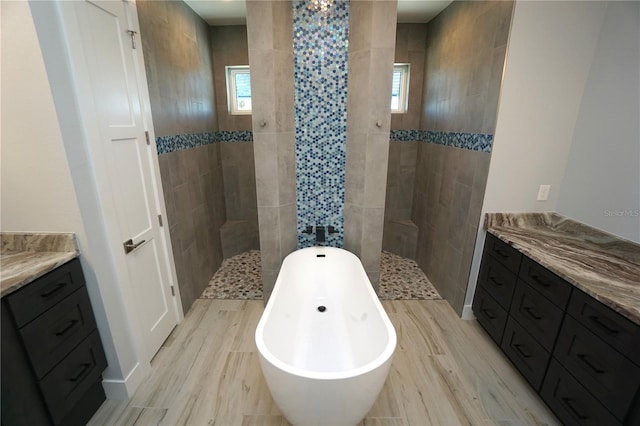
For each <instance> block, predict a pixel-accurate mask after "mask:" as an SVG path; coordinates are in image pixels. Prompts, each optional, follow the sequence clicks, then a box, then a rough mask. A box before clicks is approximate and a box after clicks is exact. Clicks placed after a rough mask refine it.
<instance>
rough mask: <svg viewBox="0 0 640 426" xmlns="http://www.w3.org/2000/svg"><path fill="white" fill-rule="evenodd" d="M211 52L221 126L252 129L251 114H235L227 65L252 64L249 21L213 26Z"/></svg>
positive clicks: (221, 127) (232, 128)
mask: <svg viewBox="0 0 640 426" xmlns="http://www.w3.org/2000/svg"><path fill="white" fill-rule="evenodd" d="M210 33H211V56H212V63H213V76H214V86H215V92H216V112H217V115H218V128H219V130H251V115H250V114H245V115H232V114H230V113H229V106H228V103H227V80H226V71H225V67H227V66H232V65H249V48H248V45H247V27H246V25H229V26H215V27H210Z"/></svg>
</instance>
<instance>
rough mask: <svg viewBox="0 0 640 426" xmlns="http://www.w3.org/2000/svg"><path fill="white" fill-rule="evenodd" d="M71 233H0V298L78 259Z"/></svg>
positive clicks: (73, 237) (76, 248) (74, 240)
mask: <svg viewBox="0 0 640 426" xmlns="http://www.w3.org/2000/svg"><path fill="white" fill-rule="evenodd" d="M78 255H79V252H78V246H77V244H76V239H75V235H74V234H42V233H37V234H36V233H6V232H3V233H1V234H0V297H5V296H6V295H8V294H11V293H13V292H14V291H16V290H18V289H20V288H22V287H24V286H25V285H27V284H29V283H30V282H32V281H34V280H35V279H37V278H40V277H41V276H43V275H44V274H46V273H47V272H50V271H52V270H53V269H55V268H57V267H58V266H60V265H62V264H64V263H67V262H68V261H70V260H72V259H74V258H76V257H78Z"/></svg>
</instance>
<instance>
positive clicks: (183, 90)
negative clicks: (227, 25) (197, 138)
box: [136, 0, 217, 136]
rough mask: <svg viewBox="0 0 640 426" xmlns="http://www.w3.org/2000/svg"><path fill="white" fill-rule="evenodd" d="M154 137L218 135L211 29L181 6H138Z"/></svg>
mask: <svg viewBox="0 0 640 426" xmlns="http://www.w3.org/2000/svg"><path fill="white" fill-rule="evenodd" d="M136 6H137V9H138V18H139V20H140V37H141V39H142V47H143V50H144V60H145V67H146V73H147V81H148V84H149V97H150V99H151V112H152V114H153V122H154V129H155V133H156V136H171V135H178V134H183V133H200V132H210V131H213V130H217V119H216V110H215V105H214V92H213V74H212V71H211V47H210V43H209V27H208V25H207V24H206V22H204V21H203V20H202V19H201V18H200V17H199V16H198V15H196V14H195V12H193V10H191V8H189V6H187V5H186V4H185V3H184V2H182V1H151V0H138V1H136Z"/></svg>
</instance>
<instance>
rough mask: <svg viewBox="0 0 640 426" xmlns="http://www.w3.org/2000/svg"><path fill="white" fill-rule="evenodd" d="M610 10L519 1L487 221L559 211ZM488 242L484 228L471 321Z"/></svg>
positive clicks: (471, 286) (498, 125)
mask: <svg viewBox="0 0 640 426" xmlns="http://www.w3.org/2000/svg"><path fill="white" fill-rule="evenodd" d="M606 9H607V3H606V2H588V1H586V2H540V1H532V2H529V1H517V2H516V4H515V7H514V15H513V19H512V23H511V34H510V36H509V45H508V50H507V58H506V63H505V71H504V75H503V84H502V90H501V94H500V104H499V107H498V118H497V123H496V131H495V135H494V144H493V148H492V154H491V163H490V166H489V175H488V179H487V188H486V193H485V198H484V204H483V208H482V219H481V221H483V220H484V215H485V213H486V212H545V211H556V210H557V204H558V199H559V189H560V187H561V184H562V181H563V178H564V174H565V168H566V164H567V159H568V157H569V151H570V149H571V143H572V141H573V133H574V129H575V127H576V121H577V118H578V112H579V110H580V106H581V100H582V96H583V93H584V90H585V83H586V81H587V77H588V75H589V70H590V67H591V62H592V60H593V57H594V51H595V48H596V45H597V43H598V38H599V36H600V30H601V28H602V23H603V20H604V16H605V13H606ZM541 184H547V185H551V192H550V194H549V198H548V200H547V201H536V197H537V193H538V188H539V186H540V185H541ZM481 224H482V223H481ZM484 238H485V232H484V230H483V229H482V226H481V227H480V230H479V232H478V237H477V239H476V247H475V252H474V258H473V263H472V266H471V273H470V277H469V286H468V289H467V294H466V300H465V312H464V314H463V316H464V317H467V316H468V315H469V312H470V305H471V302H472V300H473V294H474V291H475V285H476V280H477V275H478V270H479V266H480V258H481V256H482V248H483V245H484Z"/></svg>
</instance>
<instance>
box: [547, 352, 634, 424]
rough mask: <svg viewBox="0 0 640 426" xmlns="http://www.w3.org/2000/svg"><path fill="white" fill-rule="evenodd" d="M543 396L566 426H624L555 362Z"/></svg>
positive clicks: (548, 374) (552, 362)
mask: <svg viewBox="0 0 640 426" xmlns="http://www.w3.org/2000/svg"><path fill="white" fill-rule="evenodd" d="M540 396H541V397H542V399H543V400H544V401H545V402H546V403H547V405H549V407H551V409H552V410H553V412H554V414H555V415H556V416H558V418H559V419H560V421H562V423H563V424H565V425H575V426H601V425H621V424H622V423H621V422H619V421H618V420H617V419H616V418H615V417H613V416H612V415H611V413H609V412H608V411H607V409H606V408H604V407H603V406H602V404H600V403H599V402H598V400H597V399H595V398H594V397H593V396H592V395H591V394H590V393H589V392H587V390H586V389H585V388H584V387H583V386H582V385H580V383H578V381H576V379H575V378H573V376H571V374H569V373H568V372H567V371H566V370H565V369H564V368H562V367H561V366H560V364H558V362H557V361H556V360H555V359H552V360H551V363H550V364H549V370H548V371H547V375H546V377H545V379H544V384H543V385H542V389H541V391H540Z"/></svg>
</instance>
